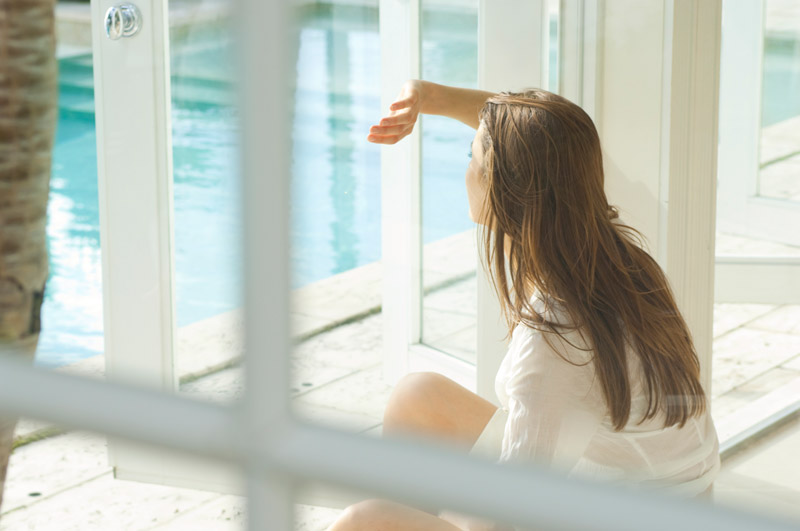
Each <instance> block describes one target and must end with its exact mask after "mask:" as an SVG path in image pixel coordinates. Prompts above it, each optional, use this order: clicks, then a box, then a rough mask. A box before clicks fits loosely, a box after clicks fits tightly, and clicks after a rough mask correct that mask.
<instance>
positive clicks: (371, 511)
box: [328, 372, 497, 531]
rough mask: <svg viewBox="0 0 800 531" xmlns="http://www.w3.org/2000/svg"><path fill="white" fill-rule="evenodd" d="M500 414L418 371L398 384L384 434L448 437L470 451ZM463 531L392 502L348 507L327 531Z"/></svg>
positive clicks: (452, 384)
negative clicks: (486, 427) (490, 421)
mask: <svg viewBox="0 0 800 531" xmlns="http://www.w3.org/2000/svg"><path fill="white" fill-rule="evenodd" d="M495 411H497V407H495V406H494V405H493V404H492V403H491V402H489V401H488V400H485V399H483V398H481V397H480V396H478V395H476V394H475V393H473V392H472V391H470V390H469V389H466V388H464V387H462V386H461V385H459V384H457V383H456V382H454V381H452V380H450V379H449V378H447V377H445V376H442V375H441V374H438V373H433V372H416V373H411V374H408V375H406V376H405V377H403V378H402V379H401V380H400V381H399V382H398V383H397V385H396V386H395V388H394V390H393V391H392V395H391V396H390V397H389V402H388V404H387V405H386V410H385V412H384V416H383V435H384V437H386V436H389V437H391V436H392V435H393V434H397V433H416V434H419V435H420V436H427V437H431V438H435V439H439V440H442V439H445V440H447V441H448V442H451V443H453V445H454V446H455V447H457V448H459V449H462V450H463V451H469V449H470V448H471V447H472V445H473V444H475V441H476V440H477V439H478V436H479V435H480V434H481V432H482V431H483V428H484V427H485V426H486V423H487V422H489V419H490V418H491V417H492V415H494V413H495ZM361 529H363V530H369V531H394V530H398V531H400V530H403V531H407V530H412V529H413V530H430V531H460V530H461V529H462V528H461V527H457V526H456V525H454V524H453V523H450V522H449V521H447V520H445V519H443V518H439V517H438V516H436V515H435V514H432V513H428V512H425V511H423V510H420V509H415V508H413V507H409V506H406V505H401V504H399V503H395V502H391V501H388V500H379V499H373V500H366V501H363V502H360V503H356V504H354V505H351V506H350V507H348V508H347V509H345V510H344V511H343V512H342V514H341V515H340V517H339V518H338V519H337V520H336V522H334V523H333V525H332V526H331V527H329V528H328V531H358V530H361Z"/></svg>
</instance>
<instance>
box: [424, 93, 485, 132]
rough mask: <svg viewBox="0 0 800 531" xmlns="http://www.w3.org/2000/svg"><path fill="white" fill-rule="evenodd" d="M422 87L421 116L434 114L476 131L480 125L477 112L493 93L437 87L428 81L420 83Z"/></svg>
mask: <svg viewBox="0 0 800 531" xmlns="http://www.w3.org/2000/svg"><path fill="white" fill-rule="evenodd" d="M420 83H421V86H422V102H421V103H422V107H421V109H420V112H422V113H423V114H436V115H439V116H447V117H448V118H454V119H456V120H458V121H460V122H463V123H465V124H467V125H468V126H470V127H472V128H473V129H477V128H478V125H479V124H480V120H479V119H478V111H480V109H481V107H483V104H484V103H485V102H486V100H487V99H488V98H490V97H492V96H494V92H487V91H485V90H475V89H466V88H459V87H450V86H447V85H439V84H438V83H432V82H430V81H420Z"/></svg>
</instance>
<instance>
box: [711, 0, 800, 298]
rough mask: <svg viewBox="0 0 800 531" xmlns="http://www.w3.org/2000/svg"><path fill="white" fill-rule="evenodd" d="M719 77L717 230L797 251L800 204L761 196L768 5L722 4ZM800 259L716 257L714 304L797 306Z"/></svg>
mask: <svg viewBox="0 0 800 531" xmlns="http://www.w3.org/2000/svg"><path fill="white" fill-rule="evenodd" d="M723 6H724V7H723V10H722V17H723V27H724V28H725V32H726V35H730V36H731V38H728V39H725V38H723V40H722V51H721V58H720V61H721V72H720V74H721V77H720V103H719V105H720V120H721V122H720V143H719V176H720V177H719V194H718V205H719V216H718V220H719V228H720V230H721V231H724V232H728V233H732V234H741V235H744V236H749V237H753V238H758V239H765V240H769V241H778V242H784V243H789V244H792V245H800V232H798V230H797V227H800V203H798V202H796V201H786V200H781V199H775V198H769V197H761V196H759V195H758V179H759V171H760V162H759V153H760V137H761V99H762V98H761V92H762V80H763V60H764V23H765V7H766V2H765V1H764V0H751V1H748V2H737V1H735V0H734V1H731V0H725V1H724V2H723ZM798 279H800V259H798V258H791V257H779V258H769V257H750V256H724V257H719V258H717V280H716V300H717V302H738V303H755V302H760V303H767V304H787V303H789V304H798V303H800V280H798Z"/></svg>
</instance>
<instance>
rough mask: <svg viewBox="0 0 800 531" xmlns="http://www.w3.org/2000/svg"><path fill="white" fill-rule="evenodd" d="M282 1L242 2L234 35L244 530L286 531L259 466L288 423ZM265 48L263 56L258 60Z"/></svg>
mask: <svg viewBox="0 0 800 531" xmlns="http://www.w3.org/2000/svg"><path fill="white" fill-rule="evenodd" d="M291 9H292V8H291V7H290V4H289V2H285V1H283V2H254V1H249V2H241V3H240V5H239V19H238V20H237V22H238V27H239V29H240V30H241V34H242V35H243V38H242V39H241V40H240V41H239V45H240V48H239V50H238V51H239V54H238V55H239V56H240V57H243V60H242V62H241V64H240V70H239V74H240V75H239V79H241V80H242V83H241V87H240V99H239V101H240V102H241V103H240V104H241V109H243V110H245V109H246V110H247V112H242V113H240V116H241V119H242V124H241V127H242V135H241V142H242V169H243V171H242V175H243V194H242V195H243V210H244V220H245V223H244V228H245V238H244V241H245V246H244V279H245V286H246V290H245V346H246V348H245V356H244V361H245V363H244V366H245V369H246V370H245V373H244V374H245V392H244V396H243V399H242V403H241V405H240V406H239V407H240V408H241V409H240V411H239V413H240V420H241V422H242V424H241V428H240V429H241V432H240V433H241V435H240V437H241V438H242V444H243V446H244V448H243V450H244V455H243V456H242V457H243V462H242V464H243V465H244V467H245V471H246V475H247V478H246V483H247V487H246V488H247V496H248V504H247V511H248V529H253V530H259V531H261V530H264V529H276V530H278V529H286V530H288V529H293V527H294V525H293V505H292V501H293V500H292V492H291V490H290V488H289V487H290V486H289V484H288V482H287V481H286V478H285V477H284V476H283V474H280V473H278V472H277V471H276V470H275V469H274V468H273V467H269V466H267V467H264V468H259V467H258V466H257V462H258V453H259V451H263V450H264V449H267V451H269V449H270V448H272V447H273V446H275V445H276V444H278V441H279V440H281V439H282V438H283V437H285V435H286V431H287V426H289V425H290V424H291V422H292V415H291V410H290V401H289V381H290V379H291V369H290V363H289V362H290V354H291V342H290V339H289V330H290V322H289V310H290V308H289V287H290V285H291V280H290V279H291V274H290V266H289V249H290V240H289V234H290V232H289V201H290V186H289V185H290V181H291V178H290V176H291V169H290V168H291V153H292V145H291V133H290V131H291V127H290V124H291V119H290V117H291V115H292V105H291V104H290V103H291V102H293V101H294V94H293V89H294V82H293V79H294V78H293V75H292V73H293V72H294V68H293V66H294V64H296V55H297V54H296V50H297V45H298V44H297V34H296V27H295V24H294V20H293V19H292V17H291V15H292V12H291ZM264 50H271V51H272V53H267V54H265V53H264Z"/></svg>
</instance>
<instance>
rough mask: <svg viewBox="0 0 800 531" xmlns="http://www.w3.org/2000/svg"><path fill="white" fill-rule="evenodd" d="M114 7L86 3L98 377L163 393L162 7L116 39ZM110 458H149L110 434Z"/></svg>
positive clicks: (166, 367)
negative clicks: (94, 158) (109, 28)
mask: <svg viewBox="0 0 800 531" xmlns="http://www.w3.org/2000/svg"><path fill="white" fill-rule="evenodd" d="M112 5H114V3H113V2H111V1H110V0H98V1H96V2H92V18H93V20H94V21H95V22H96V23H95V24H92V32H93V37H92V42H93V59H94V82H95V112H96V115H95V120H96V125H97V151H98V199H99V207H100V234H101V253H102V266H103V322H104V343H105V364H106V375H107V377H108V378H109V379H116V380H124V381H129V382H136V383H139V384H143V385H147V386H150V387H154V388H157V389H161V390H165V391H170V392H171V391H174V390H175V389H176V388H177V374H176V371H175V368H174V366H175V363H174V356H175V306H174V300H175V297H174V292H175V288H174V259H173V206H172V142H171V123H170V103H171V102H170V99H171V98H170V75H169V66H170V65H169V23H168V12H167V5H166V1H164V0H149V1H145V2H142V3H139V4H138V7H139V9H140V12H141V19H142V21H143V23H142V25H141V28H140V30H139V32H138V33H137V34H136V35H134V36H132V37H126V38H122V39H120V40H117V41H112V40H110V39H108V38H107V37H106V35H105V32H104V27H103V24H102V21H103V20H104V18H105V11H106V9H108V8H109V7H111V6H112ZM108 455H109V463H110V464H111V465H112V466H113V467H114V470H115V473H117V474H119V473H120V471H123V472H122V476H124V470H126V469H128V468H131V467H134V468H135V467H139V466H140V463H142V462H145V463H152V460H151V459H150V457H148V456H147V455H145V453H144V452H142V451H141V450H140V449H137V448H135V447H134V446H132V445H130V444H129V443H128V442H127V441H122V440H115V439H114V438H113V437H109V440H108ZM154 468H156V469H157V468H158V464H157V463H156V465H155V467H154Z"/></svg>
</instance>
